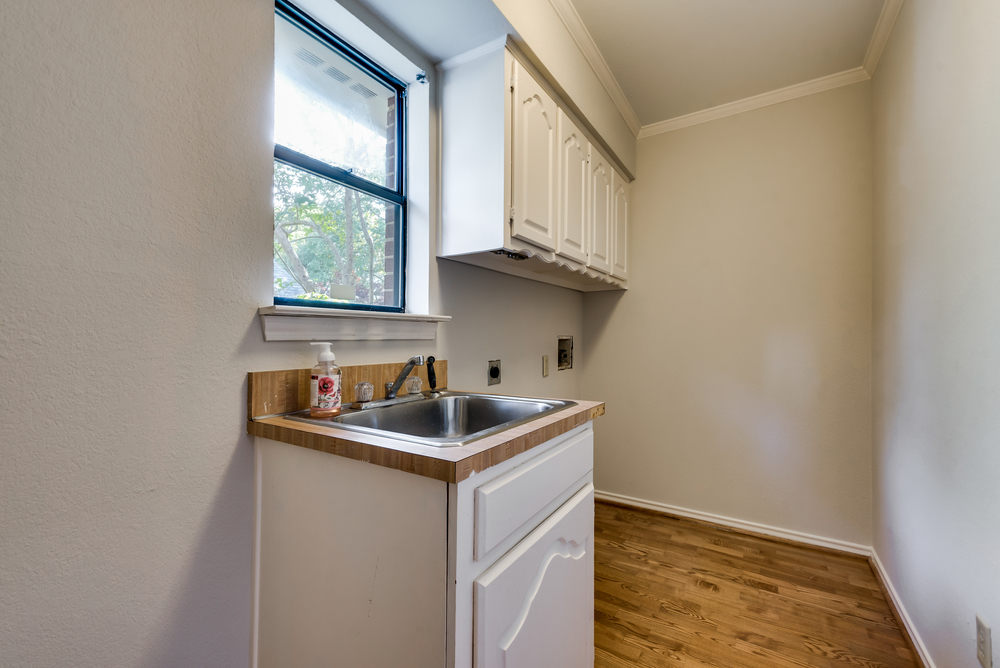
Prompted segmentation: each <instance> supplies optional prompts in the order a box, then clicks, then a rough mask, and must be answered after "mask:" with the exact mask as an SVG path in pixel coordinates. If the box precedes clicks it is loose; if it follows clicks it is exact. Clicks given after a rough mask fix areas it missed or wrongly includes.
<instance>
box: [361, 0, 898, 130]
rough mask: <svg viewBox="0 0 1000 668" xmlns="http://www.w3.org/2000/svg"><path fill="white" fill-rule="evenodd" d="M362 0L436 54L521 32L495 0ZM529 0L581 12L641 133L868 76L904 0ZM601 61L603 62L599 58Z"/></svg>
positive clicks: (433, 56)
mask: <svg viewBox="0 0 1000 668" xmlns="http://www.w3.org/2000/svg"><path fill="white" fill-rule="evenodd" d="M359 1H360V2H361V3H362V4H364V5H365V6H367V7H368V8H369V9H370V10H371V11H372V12H374V13H375V14H377V15H378V16H379V17H380V18H381V19H382V20H383V21H384V22H385V23H387V24H388V25H389V26H391V27H392V28H393V29H395V30H396V31H397V32H398V33H400V34H401V35H404V36H405V37H407V38H408V39H409V40H410V41H411V42H412V43H413V44H414V45H415V46H416V47H417V48H418V49H420V50H421V51H423V52H424V53H425V54H427V56H428V57H429V58H430V59H431V60H432V61H434V62H439V61H442V60H445V59H447V58H450V57H452V56H455V55H458V54H461V53H464V52H466V51H468V50H470V49H473V48H475V47H477V46H480V45H482V44H485V43H487V42H489V41H491V40H493V39H496V37H497V36H499V35H502V34H506V33H514V29H513V27H512V26H511V24H510V23H509V22H508V21H507V19H506V18H505V17H504V15H503V14H502V13H501V12H500V10H499V9H497V7H496V5H494V3H493V2H492V0H419V1H416V2H415V1H414V0H359ZM524 1H525V2H551V3H552V5H553V6H555V7H557V11H561V14H562V15H564V16H565V14H566V13H567V10H568V12H569V13H575V14H578V15H579V19H580V20H582V26H583V28H585V30H584V29H583V28H579V29H577V30H576V34H574V37H575V38H576V39H577V40H578V42H579V41H580V40H581V37H582V39H583V41H586V42H590V41H591V40H592V43H593V45H594V46H596V48H597V50H598V51H599V52H600V53H599V54H597V59H598V60H600V58H601V57H603V60H604V61H605V62H606V64H607V68H608V70H610V72H608V71H607V70H605V72H604V73H603V74H602V73H600V72H599V73H598V76H599V77H600V78H601V79H602V81H604V83H605V85H606V86H608V87H609V93H611V91H612V89H614V88H616V86H615V85H614V82H612V81H610V78H611V77H612V76H613V78H614V79H615V80H616V81H617V87H620V89H621V92H622V93H624V97H625V99H626V100H627V105H626V104H625V101H624V100H621V99H620V96H619V97H618V99H617V103H618V104H619V106H620V107H623V111H622V115H623V117H625V119H626V121H627V122H629V123H630V124H631V125H632V126H633V130H634V131H638V125H643V126H647V125H651V124H654V123H659V122H661V121H666V120H669V119H674V118H677V117H680V116H685V115H686V114H691V113H694V112H698V111H702V110H705V109H709V108H712V107H717V106H719V105H723V104H727V103H730V102H736V101H739V100H744V99H746V98H749V97H752V96H755V95H761V94H763V93H769V92H771V91H775V90H778V89H781V88H785V87H787V86H793V85H795V84H801V83H804V82H806V81H811V80H814V79H818V78H820V77H825V76H828V75H832V74H837V73H840V72H845V71H847V70H852V69H855V68H858V67H861V66H862V64H864V65H865V68H866V69H867V70H869V74H870V70H871V67H873V65H872V64H871V63H866V62H865V55H866V53H867V51H868V47H869V44H870V43H871V42H872V41H873V40H872V37H873V34H874V33H875V29H876V26H877V25H878V23H879V16H880V14H881V12H882V8H883V4H884V2H885V1H887V2H888V3H889V4H891V5H898V4H899V3H900V2H901V0H524ZM574 8H575V12H573V9H574ZM893 17H894V14H893ZM574 18H575V17H574ZM564 21H565V18H564ZM570 23H573V21H570V22H568V23H567V25H568V26H569V24H570ZM576 24H577V25H578V26H579V25H580V23H579V21H577V22H576ZM569 29H570V30H571V31H573V30H574V28H572V27H570V28H569ZM580 32H583V33H584V34H583V35H580V34H579V33H580ZM587 32H589V35H586V33H587ZM876 41H878V38H876ZM581 46H582V45H581ZM878 50H879V49H875V51H878ZM591 55H593V54H591ZM876 58H877V53H876ZM592 62H593V61H592ZM600 65H601V66H603V65H604V63H600ZM598 69H602V67H598V66H596V65H595V71H597V70H598ZM864 78H867V76H866V77H864ZM609 84H610V85H609ZM615 92H617V91H615ZM611 94H612V96H613V97H615V95H614V93H611ZM628 106H630V107H631V110H628V109H627V107H628ZM632 112H634V116H633V114H632ZM630 117H631V118H630ZM636 117H637V119H638V124H636Z"/></svg>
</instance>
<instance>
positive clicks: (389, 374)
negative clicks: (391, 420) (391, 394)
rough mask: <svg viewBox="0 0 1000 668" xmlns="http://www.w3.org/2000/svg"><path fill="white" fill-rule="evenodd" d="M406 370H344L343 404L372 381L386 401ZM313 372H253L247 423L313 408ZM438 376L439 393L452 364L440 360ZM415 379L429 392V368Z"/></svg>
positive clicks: (418, 370)
mask: <svg viewBox="0 0 1000 668" xmlns="http://www.w3.org/2000/svg"><path fill="white" fill-rule="evenodd" d="M404 366H406V363H405V362H392V363H390V364H363V365H360V366H342V367H340V368H341V370H342V371H343V373H344V375H343V381H342V384H341V388H342V389H341V401H342V402H343V403H344V404H349V403H351V402H353V401H354V386H355V385H356V384H357V383H360V382H361V381H365V380H366V381H368V382H369V383H371V384H373V385H374V386H375V396H374V398H375V399H384V398H385V384H386V383H391V382H392V381H394V380H396V376H397V375H399V372H400V371H402V370H403V367H404ZM311 370H312V369H287V370H284V371H251V372H250V373H248V374H247V419H248V420H252V419H253V418H255V417H260V416H262V415H277V414H280V413H291V412H293V411H301V410H305V409H307V408H309V373H310V371H311ZM434 372H435V374H436V375H437V387H438V389H444V388H446V387H448V360H436V361H435V362H434ZM410 375H411V376H419V377H420V379H421V380H423V381H424V385H423V389H425V390H429V389H430V383H428V382H427V366H426V365H425V366H415V367H413V371H411V372H410ZM404 394H406V388H405V387H400V388H399V396H403V395H404Z"/></svg>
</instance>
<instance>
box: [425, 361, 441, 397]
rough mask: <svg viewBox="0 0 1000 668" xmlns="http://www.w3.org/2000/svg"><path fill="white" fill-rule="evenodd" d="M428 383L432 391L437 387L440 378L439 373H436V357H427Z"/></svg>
mask: <svg viewBox="0 0 1000 668" xmlns="http://www.w3.org/2000/svg"><path fill="white" fill-rule="evenodd" d="M427 383H428V385H430V386H431V392H433V391H434V389H435V388H436V387H437V384H438V379H437V374H436V373H434V358H433V357H428V358H427Z"/></svg>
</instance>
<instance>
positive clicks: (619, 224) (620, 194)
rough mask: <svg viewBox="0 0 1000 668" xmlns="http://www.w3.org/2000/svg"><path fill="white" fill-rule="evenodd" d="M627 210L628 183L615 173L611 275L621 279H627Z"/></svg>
mask: <svg viewBox="0 0 1000 668" xmlns="http://www.w3.org/2000/svg"><path fill="white" fill-rule="evenodd" d="M628 208H629V194H628V183H627V182H626V181H625V179H623V178H622V177H621V175H619V174H618V172H615V178H614V206H613V207H612V210H613V213H614V221H613V222H614V224H613V225H612V230H613V232H612V234H611V237H612V240H613V242H614V243H613V244H612V254H611V257H612V262H611V275H612V276H615V277H617V278H623V279H624V278H628Z"/></svg>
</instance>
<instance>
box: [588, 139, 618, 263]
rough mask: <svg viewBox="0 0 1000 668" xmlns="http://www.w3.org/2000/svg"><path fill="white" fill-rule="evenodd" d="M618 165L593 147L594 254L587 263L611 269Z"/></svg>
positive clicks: (592, 236) (591, 167) (592, 215)
mask: <svg viewBox="0 0 1000 668" xmlns="http://www.w3.org/2000/svg"><path fill="white" fill-rule="evenodd" d="M614 173H615V172H614V169H612V168H611V165H609V164H608V161H607V160H606V159H605V158H604V156H602V155H601V154H600V153H599V152H598V150H597V149H596V148H595V147H593V146H591V150H590V234H591V236H590V256H589V258H588V260H587V264H588V265H590V266H591V267H593V268H594V269H597V270H598V271H603V272H604V273H609V272H610V271H611V224H612V216H613V212H612V209H611V207H612V205H613V193H612V186H613V184H614Z"/></svg>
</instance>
